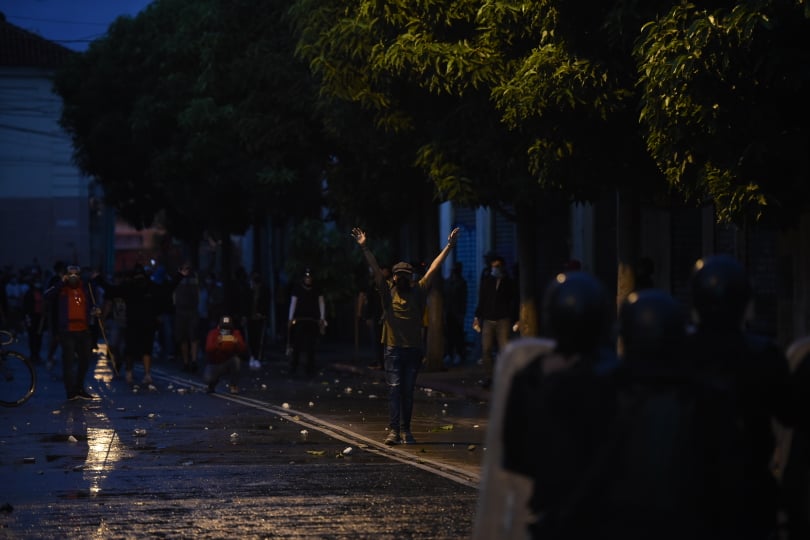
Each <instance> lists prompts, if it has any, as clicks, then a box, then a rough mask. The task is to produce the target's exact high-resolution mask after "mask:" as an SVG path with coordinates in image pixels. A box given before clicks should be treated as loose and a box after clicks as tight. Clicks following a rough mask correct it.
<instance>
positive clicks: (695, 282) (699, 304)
mask: <svg viewBox="0 0 810 540" xmlns="http://www.w3.org/2000/svg"><path fill="white" fill-rule="evenodd" d="M750 299H751V285H750V283H749V282H748V278H747V276H746V274H745V269H744V268H743V266H742V264H740V262H739V261H737V259H735V258H734V257H732V256H730V255H713V256H711V257H706V258H704V259H699V260H698V261H697V262H696V263H695V268H694V273H693V275H692V305H693V307H694V309H695V312H696V313H697V315H698V318H699V324H700V325H709V326H712V327H718V326H729V327H731V326H739V325H740V324H741V323H742V320H743V317H744V315H745V308H746V306H747V305H748V302H749V301H750Z"/></svg>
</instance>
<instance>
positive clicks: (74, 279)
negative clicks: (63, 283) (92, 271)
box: [67, 274, 79, 289]
mask: <svg viewBox="0 0 810 540" xmlns="http://www.w3.org/2000/svg"><path fill="white" fill-rule="evenodd" d="M67 281H68V285H69V286H70V287H73V288H74V289H75V288H76V287H78V286H79V276H77V275H76V274H70V275H69V276H68V280H67Z"/></svg>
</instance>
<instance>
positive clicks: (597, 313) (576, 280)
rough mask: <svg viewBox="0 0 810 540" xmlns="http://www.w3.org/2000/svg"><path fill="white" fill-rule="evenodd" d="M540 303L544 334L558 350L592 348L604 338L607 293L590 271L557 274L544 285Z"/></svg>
mask: <svg viewBox="0 0 810 540" xmlns="http://www.w3.org/2000/svg"><path fill="white" fill-rule="evenodd" d="M543 305H544V309H543V314H544V317H543V318H544V321H545V333H546V334H547V335H548V336H549V337H552V338H554V340H555V341H556V342H557V345H556V348H557V350H558V351H559V352H561V353H564V354H571V353H577V352H588V351H593V350H594V349H596V348H597V347H598V345H599V343H600V341H601V340H602V339H603V338H604V337H605V329H606V325H607V314H608V301H607V292H606V291H605V288H604V286H603V285H602V283H601V282H600V281H599V280H598V279H597V278H596V277H594V276H592V275H591V274H589V273H587V272H566V273H562V274H558V275H557V276H556V277H555V278H554V279H553V280H552V281H551V283H550V284H549V285H548V287H547V288H546V293H545V298H544V303H543Z"/></svg>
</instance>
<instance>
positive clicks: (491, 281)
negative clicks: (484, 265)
mask: <svg viewBox="0 0 810 540" xmlns="http://www.w3.org/2000/svg"><path fill="white" fill-rule="evenodd" d="M517 300H518V295H517V287H516V286H515V282H514V281H513V280H512V279H511V278H509V277H508V276H504V277H502V278H501V279H500V283H498V280H497V279H495V278H494V277H492V276H490V275H487V276H484V277H482V278H481V283H480V284H479V286H478V305H477V306H476V307H475V316H476V317H478V318H479V319H480V320H482V321H485V320H486V321H497V320H499V319H509V320H510V322H513V321H515V320H516V318H517Z"/></svg>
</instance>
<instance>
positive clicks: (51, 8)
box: [0, 0, 152, 51]
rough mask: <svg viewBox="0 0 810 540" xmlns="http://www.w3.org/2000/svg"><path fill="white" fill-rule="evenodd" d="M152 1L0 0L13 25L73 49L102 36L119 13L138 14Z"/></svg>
mask: <svg viewBox="0 0 810 540" xmlns="http://www.w3.org/2000/svg"><path fill="white" fill-rule="evenodd" d="M151 1H152V0H0V12H2V13H4V14H5V16H6V20H7V21H8V22H10V23H11V24H13V25H15V26H19V27H20V28H24V29H26V30H28V31H29V32H33V33H35V34H37V35H40V36H42V37H44V38H46V39H48V40H50V41H54V42H56V43H59V44H60V45H64V46H65V47H68V48H70V49H73V50H76V51H83V50H85V49H86V48H87V46H88V44H89V43H90V41H92V40H94V39H97V38H99V37H101V36H102V35H104V33H105V32H106V31H107V27H108V26H109V25H110V23H112V22H113V21H114V20H115V19H116V18H117V17H119V16H121V15H130V16H134V15H137V14H138V12H140V11H141V10H142V9H143V8H144V7H146V6H147V5H148V4H150V3H151Z"/></svg>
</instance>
